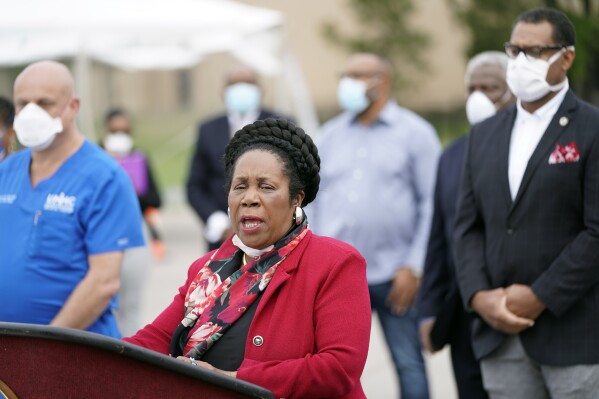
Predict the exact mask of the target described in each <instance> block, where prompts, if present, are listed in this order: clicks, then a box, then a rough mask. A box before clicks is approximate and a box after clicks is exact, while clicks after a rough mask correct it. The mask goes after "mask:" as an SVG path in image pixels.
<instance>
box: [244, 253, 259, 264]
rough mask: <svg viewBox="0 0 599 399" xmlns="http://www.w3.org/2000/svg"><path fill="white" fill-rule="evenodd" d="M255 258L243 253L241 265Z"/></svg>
mask: <svg viewBox="0 0 599 399" xmlns="http://www.w3.org/2000/svg"><path fill="white" fill-rule="evenodd" d="M256 258H257V257H256ZM256 258H255V257H252V256H248V255H247V254H246V253H244V254H243V256H242V257H241V265H242V266H245V265H247V263H248V262H249V261H252V260H254V259H256Z"/></svg>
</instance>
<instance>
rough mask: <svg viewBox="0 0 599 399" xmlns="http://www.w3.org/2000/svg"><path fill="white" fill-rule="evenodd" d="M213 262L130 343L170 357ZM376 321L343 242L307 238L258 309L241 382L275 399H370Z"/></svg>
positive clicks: (194, 269) (362, 269)
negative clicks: (192, 290) (366, 380)
mask: <svg viewBox="0 0 599 399" xmlns="http://www.w3.org/2000/svg"><path fill="white" fill-rule="evenodd" d="M209 256H210V255H209V254H207V255H204V256H203V257H202V258H200V259H198V260H197V261H195V262H194V263H193V264H192V265H191V267H190V268H189V272H188V277H187V282H186V283H185V285H183V286H182V287H181V288H179V294H178V295H176V296H175V298H174V300H173V302H172V303H171V304H170V305H169V306H168V307H167V308H166V309H165V310H164V311H163V312H162V313H161V314H160V315H159V316H158V317H157V318H156V320H154V321H153V322H152V324H148V325H147V326H146V327H144V328H143V329H141V330H140V331H138V332H137V334H135V335H134V336H133V337H130V338H125V341H128V342H131V343H133V344H136V345H140V346H143V347H146V348H149V349H152V350H155V351H158V352H160V353H164V354H168V350H169V344H170V341H171V337H172V334H173V332H174V330H175V328H176V327H177V325H178V324H179V322H180V321H181V319H182V318H183V311H184V306H183V303H184V301H185V294H186V293H187V289H188V287H189V284H190V282H191V280H192V279H193V278H194V277H195V276H196V274H197V273H198V271H199V270H200V269H201V268H202V266H203V265H204V264H205V263H206V261H207V260H208V258H209ZM370 322H371V313H370V299H369V294H368V285H367V282H366V262H365V261H364V258H363V257H362V256H361V255H360V254H359V253H358V251H356V250H355V249H354V248H353V247H351V246H349V245H347V244H345V243H343V242H341V241H338V240H335V239H332V238H328V237H320V236H317V235H313V234H312V232H308V234H307V235H306V237H305V238H304V239H303V240H302V242H301V243H300V245H299V246H298V247H297V248H296V249H295V250H294V251H293V252H292V253H291V254H290V255H289V257H288V258H287V259H285V260H284V261H283V262H282V263H281V264H280V265H279V267H278V269H277V271H276V273H275V275H274V277H273V279H272V280H271V282H270V284H269V285H268V287H267V288H266V291H265V292H264V294H263V297H262V299H261V301H260V303H259V304H258V308H257V309H256V314H255V315H254V319H253V320H252V323H251V325H250V329H249V332H248V337H247V341H246V346H245V356H244V360H243V363H242V364H241V367H240V368H239V369H238V370H237V378H240V379H242V380H245V381H248V382H251V383H254V384H256V385H260V386H263V387H265V388H267V389H270V390H271V391H272V392H273V393H274V394H275V396H276V397H277V398H352V399H353V398H365V397H366V396H365V395H364V391H363V390H362V386H361V384H360V376H361V374H362V371H363V369H364V364H365V363H366V356H367V354H368V344H369V339H370ZM258 336H260V337H261V338H262V344H261V345H260V346H257V345H255V344H254V341H255V340H254V337H258ZM259 341H260V340H256V342H257V343H259Z"/></svg>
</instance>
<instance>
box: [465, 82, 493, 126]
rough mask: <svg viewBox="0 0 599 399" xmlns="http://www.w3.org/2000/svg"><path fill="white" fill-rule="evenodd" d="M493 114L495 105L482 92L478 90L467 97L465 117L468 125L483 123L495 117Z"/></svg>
mask: <svg viewBox="0 0 599 399" xmlns="http://www.w3.org/2000/svg"><path fill="white" fill-rule="evenodd" d="M495 112H497V110H496V108H495V104H493V102H492V101H491V99H490V98H489V97H487V96H486V95H485V94H483V93H482V92H480V91H478V90H477V91H473V92H472V94H470V95H469V96H468V100H467V101H466V116H467V117H468V122H470V125H474V124H475V123H478V122H482V121H484V120H485V119H487V118H489V117H491V116H493V115H495Z"/></svg>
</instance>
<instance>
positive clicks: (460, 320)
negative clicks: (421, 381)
mask: <svg viewBox="0 0 599 399" xmlns="http://www.w3.org/2000/svg"><path fill="white" fill-rule="evenodd" d="M507 61H508V58H507V55H505V53H502V52H499V51H486V52H483V53H480V54H478V55H476V56H475V57H473V58H472V59H471V60H470V61H469V62H468V66H467V67H466V77H465V79H464V80H465V83H466V89H467V91H468V100H467V102H466V113H467V116H468V121H469V122H470V124H472V125H474V124H475V123H478V122H480V121H482V120H484V119H486V118H488V117H490V116H492V115H493V114H495V112H496V111H497V110H501V109H503V108H505V107H507V106H508V105H511V104H513V103H514V100H515V99H514V97H513V95H512V93H511V92H510V90H509V88H508V86H507V83H506V81H505V71H506V68H507ZM466 146H467V138H466V137H462V138H459V139H457V140H456V141H455V142H453V143H452V144H451V145H450V146H449V147H448V148H447V149H446V150H445V151H444V152H443V154H442V155H441V158H440V159H439V165H438V170H437V180H436V186H435V198H434V214H433V222H432V225H431V234H430V237H429V243H428V249H427V255H426V262H425V264H424V273H423V276H422V282H421V286H420V290H419V292H418V306H417V308H418V311H419V312H418V313H419V320H420V338H421V341H422V346H423V348H424V349H425V350H427V351H429V352H434V351H437V350H440V349H441V348H442V347H443V346H444V345H445V344H449V345H450V346H451V361H452V365H453V372H454V376H455V380H456V385H457V388H458V394H459V397H460V398H464V399H477V398H483V399H484V398H487V394H486V392H485V390H484V388H483V384H482V378H481V372H480V366H479V364H478V361H477V360H476V359H475V357H474V353H473V351H472V345H471V334H470V326H471V322H472V316H471V315H470V314H468V313H466V312H465V311H464V310H463V305H462V301H461V299H460V293H459V290H458V283H457V280H456V273H455V266H454V261H453V244H452V243H453V226H454V221H455V212H456V205H457V201H458V191H459V186H460V179H461V175H462V174H461V172H462V165H463V163H464V156H465V154H466Z"/></svg>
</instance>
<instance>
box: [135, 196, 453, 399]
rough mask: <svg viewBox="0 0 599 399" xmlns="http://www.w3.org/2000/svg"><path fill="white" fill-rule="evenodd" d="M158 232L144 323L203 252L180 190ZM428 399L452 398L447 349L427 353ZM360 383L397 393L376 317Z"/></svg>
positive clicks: (376, 394) (371, 394)
mask: <svg viewBox="0 0 599 399" xmlns="http://www.w3.org/2000/svg"><path fill="white" fill-rule="evenodd" d="M161 216H162V225H163V226H162V229H161V230H162V232H163V235H164V237H165V241H166V245H167V255H166V257H165V259H164V260H163V261H162V262H160V263H156V264H153V265H152V267H151V268H150V273H149V277H148V281H147V286H146V287H145V298H144V301H143V304H144V305H143V309H142V315H143V321H144V323H148V322H150V321H152V319H153V318H154V317H155V316H156V315H157V314H158V313H159V312H160V311H161V310H162V309H163V308H164V307H165V306H166V305H167V304H168V303H170V301H171V300H172V298H173V296H174V295H175V293H176V292H177V288H178V287H179V286H180V285H181V284H182V283H183V282H184V281H185V280H186V278H187V268H188V267H189V265H190V264H191V262H192V261H194V260H195V259H197V258H198V257H199V256H200V255H201V254H202V253H203V252H204V246H203V245H204V244H203V242H202V239H201V235H200V234H201V232H200V229H201V226H200V224H199V222H198V220H197V219H196V217H195V215H194V214H193V213H192V212H191V210H190V209H189V208H188V207H187V206H186V205H185V204H183V203H182V195H181V193H178V192H174V193H172V194H171V195H169V198H167V206H166V207H165V209H164V210H163V212H162V215H161ZM427 367H428V373H429V383H430V386H431V399H455V398H456V397H457V396H456V394H455V386H454V383H453V379H452V373H451V366H450V362H449V356H448V353H447V351H442V352H441V353H439V354H436V355H434V356H430V357H427ZM362 383H363V386H364V389H365V391H366V395H367V396H368V398H372V399H386V398H397V397H398V386H397V382H396V379H395V375H394V373H393V370H392V364H391V360H390V358H389V355H388V353H387V350H386V347H385V343H384V341H383V336H382V332H381V330H380V328H379V327H378V324H377V322H376V319H373V330H372V334H371V340H370V351H369V354H368V360H367V363H366V368H365V370H364V374H363V375H362Z"/></svg>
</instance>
